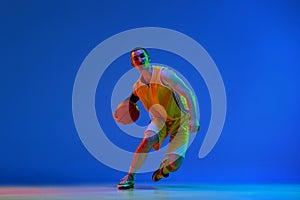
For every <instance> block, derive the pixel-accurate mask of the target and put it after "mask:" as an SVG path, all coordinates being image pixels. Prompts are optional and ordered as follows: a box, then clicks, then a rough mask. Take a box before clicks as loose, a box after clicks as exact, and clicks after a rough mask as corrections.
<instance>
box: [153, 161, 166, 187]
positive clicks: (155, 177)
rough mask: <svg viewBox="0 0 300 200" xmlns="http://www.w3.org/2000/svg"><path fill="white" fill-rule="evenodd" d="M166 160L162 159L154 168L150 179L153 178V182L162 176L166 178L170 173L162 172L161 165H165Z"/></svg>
mask: <svg viewBox="0 0 300 200" xmlns="http://www.w3.org/2000/svg"><path fill="white" fill-rule="evenodd" d="M167 162H168V159H164V160H163V161H162V162H161V164H160V166H159V169H158V170H156V171H155V172H153V175H152V180H153V181H154V182H157V181H159V180H160V179H162V178H167V177H169V175H170V173H167V174H164V173H163V167H165V166H166V165H167Z"/></svg>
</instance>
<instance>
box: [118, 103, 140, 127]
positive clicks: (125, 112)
mask: <svg viewBox="0 0 300 200" xmlns="http://www.w3.org/2000/svg"><path fill="white" fill-rule="evenodd" d="M139 116H140V109H139V107H138V106H137V104H136V103H135V102H133V101H129V100H125V101H123V102H121V103H120V104H119V105H118V107H117V109H116V111H115V112H114V114H113V117H114V119H115V120H116V122H118V123H120V124H132V123H133V122H135V121H136V120H137V119H138V118H139Z"/></svg>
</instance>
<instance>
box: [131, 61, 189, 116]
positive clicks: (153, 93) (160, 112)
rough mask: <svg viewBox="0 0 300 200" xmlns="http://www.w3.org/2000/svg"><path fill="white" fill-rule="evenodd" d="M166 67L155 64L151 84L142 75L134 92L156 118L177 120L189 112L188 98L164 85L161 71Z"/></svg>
mask: <svg viewBox="0 0 300 200" xmlns="http://www.w3.org/2000/svg"><path fill="white" fill-rule="evenodd" d="M162 69H165V67H161V66H153V67H152V70H153V71H152V77H151V81H150V83H149V84H146V83H143V82H142V80H141V78H142V77H140V78H139V79H138V80H137V81H136V82H135V84H134V85H133V93H134V95H136V96H138V97H139V99H140V101H141V102H142V104H143V106H144V107H145V109H146V110H147V111H148V112H149V113H150V114H151V115H152V117H155V118H164V119H166V120H176V119H178V118H180V117H182V116H183V115H185V114H186V113H188V112H189V111H188V106H187V101H186V99H185V98H184V97H183V96H182V95H179V94H178V93H176V92H175V91H173V90H172V89H171V88H169V87H168V86H166V85H164V84H163V83H162V81H161V79H160V73H161V71H162Z"/></svg>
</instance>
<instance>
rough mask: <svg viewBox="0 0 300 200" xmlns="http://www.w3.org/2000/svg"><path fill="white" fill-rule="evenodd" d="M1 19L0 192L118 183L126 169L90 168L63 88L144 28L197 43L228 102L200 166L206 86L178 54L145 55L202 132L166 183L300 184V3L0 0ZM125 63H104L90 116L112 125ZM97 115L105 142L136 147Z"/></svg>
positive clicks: (206, 109) (147, 178) (95, 164)
mask: <svg viewBox="0 0 300 200" xmlns="http://www.w3.org/2000/svg"><path fill="white" fill-rule="evenodd" d="M0 13H1V14H0V15H1V17H0V21H1V28H0V29H1V37H0V41H1V54H0V56H1V60H0V63H1V73H0V76H1V79H0V81H1V98H0V101H1V104H0V105H1V126H0V184H3V185H5V184H83V183H102V182H113V183H117V182H118V181H119V179H120V178H121V177H122V176H123V175H124V172H119V171H116V170H114V169H111V168H109V167H107V166H105V165H103V164H102V163H100V162H99V161H98V160H96V159H95V158H94V157H93V156H92V155H91V154H90V153H89V152H88V151H87V149H86V148H85V147H84V145H83V144H82V142H81V141H80V139H79V136H78V134H77V131H76V129H75V125H74V122H73V116H72V90H73V84H74V80H75V77H76V73H77V71H78V69H79V67H80V65H81V63H82V62H83V60H84V59H85V57H86V56H87V55H88V54H89V52H90V51H91V50H92V49H93V48H94V47H96V46H97V45H98V44H99V43H100V42H102V41H104V40H105V39H107V38H108V37H110V36H112V35H115V34H117V33H119V32H122V31H125V30H128V29H132V28H138V27H147V26H155V27H165V28H169V29H174V30H177V31H180V32H182V33H184V34H186V35H188V36H190V37H192V38H193V39H195V40H196V41H197V42H198V43H200V44H201V45H202V46H203V47H204V48H205V49H206V51H207V52H208V53H209V54H210V56H211V57H212V58H213V60H214V61H215V63H216V65H217V66H218V69H219V71H220V73H221V75H222V78H223V81H224V84H225V88H226V94H227V109H228V110H227V117H226V122H225V126H224V129H223V132H222V135H221V137H220V140H219V141H218V143H217V145H216V146H215V148H214V149H213V151H212V152H211V153H210V154H209V155H208V156H207V157H205V158H204V159H199V158H198V150H199V147H200V145H201V144H202V141H203V138H204V134H205V133H206V130H207V127H208V125H209V120H210V114H211V113H210V100H209V94H208V91H207V88H206V86H205V83H203V80H202V78H201V77H199V76H197V75H195V73H193V72H195V71H193V68H192V67H191V66H189V64H188V63H187V62H186V61H184V60H183V59H181V58H179V57H178V56H175V55H172V54H170V53H168V52H163V51H158V50H154V49H150V50H149V53H150V54H151V58H152V61H153V62H158V63H164V64H167V65H170V66H172V67H174V68H175V69H177V70H178V71H180V72H181V73H182V74H183V75H184V76H185V77H186V78H187V79H188V80H189V81H190V83H191V84H192V86H193V88H194V90H195V92H196V94H197V96H198V99H199V104H200V107H201V125H202V130H201V132H200V133H198V135H197V137H196V139H195V141H194V143H193V144H192V146H191V148H190V149H189V150H188V153H187V157H186V159H185V161H184V163H183V165H182V167H181V169H180V170H179V171H178V172H176V173H175V174H174V175H172V177H171V178H170V179H168V180H165V181H166V182H172V183H175V182H204V183H261V182H263V183H265V182H278V183H282V182H298V183H299V181H300V162H299V158H300V136H299V128H300V125H299V119H300V106H299V102H300V95H299V85H300V80H299V78H298V76H299V72H300V70H299V67H300V66H299V52H300V37H299V35H300V3H299V1H296V0H294V1H292V0H290V1H250V0H249V1H247V0H246V1H217V0H216V1H209V2H208V1H196V0H195V1H185V3H183V2H176V1H135V0H133V1H127V2H126V1H124V2H123V1H116V0H112V1H15V0H13V1H1V3H0ZM128 51H129V50H128ZM128 56H129V54H128V55H124V56H121V57H120V58H119V59H118V60H116V61H115V62H114V63H112V65H111V66H110V67H109V68H108V69H107V70H106V71H105V76H104V78H102V79H101V80H100V82H99V85H98V89H97V94H96V102H97V105H96V108H97V114H98V116H101V115H103V116H111V112H112V111H111V110H110V99H108V98H109V97H110V95H111V92H112V86H110V84H112V83H115V82H116V81H117V78H118V77H119V76H121V75H122V73H124V72H126V71H127V70H129V69H131V66H130V60H129V57H128ZM104 94H107V95H104ZM101 95H103V97H105V98H101ZM105 103H109V106H107V107H105V106H104V105H106V104H105ZM103 108H106V109H103ZM142 114H143V113H142ZM143 116H144V119H146V118H147V116H145V115H142V116H141V117H142V119H143ZM99 118H100V119H99V121H100V123H101V124H105V126H106V127H105V129H107V132H109V134H108V136H109V137H110V139H111V140H113V141H114V142H115V143H117V144H118V145H120V147H122V148H124V149H130V150H134V149H135V146H136V145H137V144H138V139H136V138H132V137H129V136H126V135H125V136H122V137H124V138H125V140H124V139H122V140H118V138H119V137H117V135H120V134H121V132H120V130H119V129H118V127H117V126H116V124H115V122H114V121H113V119H112V118H109V117H106V118H101V117H99ZM139 123H141V124H143V123H144V122H142V121H140V122H139ZM141 134H142V133H141ZM108 151H109V150H108ZM116 159H117V158H116ZM158 165H159V163H158ZM150 177H151V173H145V174H140V175H139V176H138V177H137V179H138V180H139V181H149V182H150V181H151V180H150Z"/></svg>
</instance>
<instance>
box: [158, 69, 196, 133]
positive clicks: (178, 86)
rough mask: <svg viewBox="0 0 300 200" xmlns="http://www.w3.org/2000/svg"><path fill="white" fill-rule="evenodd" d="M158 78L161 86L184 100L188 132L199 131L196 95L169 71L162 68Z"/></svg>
mask: <svg viewBox="0 0 300 200" xmlns="http://www.w3.org/2000/svg"><path fill="white" fill-rule="evenodd" d="M160 78H161V81H162V82H163V84H165V85H167V86H168V87H170V88H171V89H172V90H174V91H175V92H177V93H178V94H180V95H182V96H183V97H185V98H186V100H187V103H188V107H189V110H190V125H189V128H190V132H191V133H194V132H197V131H199V128H200V125H199V120H198V119H199V113H198V109H197V100H196V95H195V94H194V92H193V90H192V89H191V88H190V87H188V85H187V84H186V83H185V82H184V81H183V80H182V79H181V78H180V77H178V75H177V74H176V73H175V72H173V71H171V70H169V69H166V68H164V69H163V70H162V71H161V75H160Z"/></svg>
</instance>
